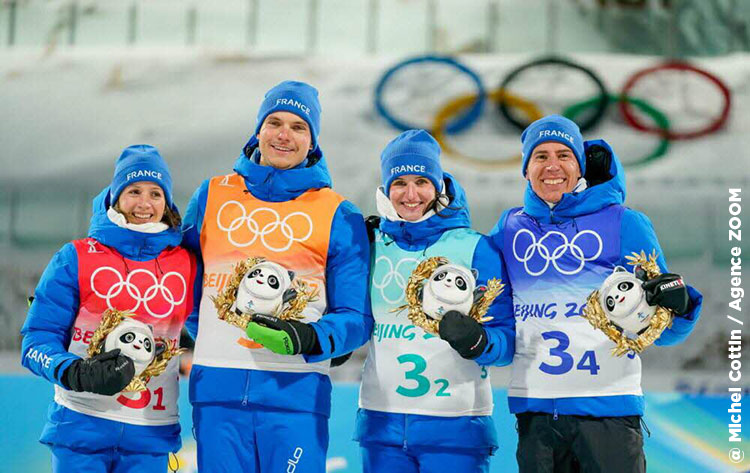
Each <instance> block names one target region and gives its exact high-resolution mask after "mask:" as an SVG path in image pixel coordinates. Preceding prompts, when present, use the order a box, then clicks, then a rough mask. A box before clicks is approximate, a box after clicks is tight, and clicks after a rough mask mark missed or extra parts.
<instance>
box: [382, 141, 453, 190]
mask: <svg viewBox="0 0 750 473" xmlns="http://www.w3.org/2000/svg"><path fill="white" fill-rule="evenodd" d="M380 171H381V176H382V179H383V187H384V188H385V194H386V195H388V191H389V190H390V187H391V183H392V182H393V181H394V180H395V179H396V178H397V177H400V176H404V175H406V174H416V175H419V176H424V177H426V178H427V179H429V180H430V181H431V182H432V184H433V185H434V186H435V191H436V192H438V193H440V192H441V191H442V189H443V169H442V168H441V167H440V145H439V144H438V142H437V141H435V138H433V137H432V135H430V134H429V133H427V132H426V131H424V130H407V131H405V132H403V133H401V134H400V135H398V136H397V137H396V138H394V139H393V141H391V142H390V143H388V144H387V145H386V147H385V149H384V150H383V153H382V154H381V155H380Z"/></svg>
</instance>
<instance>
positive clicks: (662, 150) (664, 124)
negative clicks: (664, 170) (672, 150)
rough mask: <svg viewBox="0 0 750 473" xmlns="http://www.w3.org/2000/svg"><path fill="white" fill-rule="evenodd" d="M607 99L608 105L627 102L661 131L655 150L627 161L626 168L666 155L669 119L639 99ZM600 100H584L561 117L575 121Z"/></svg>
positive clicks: (620, 97)
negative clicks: (651, 120) (650, 119)
mask: <svg viewBox="0 0 750 473" xmlns="http://www.w3.org/2000/svg"><path fill="white" fill-rule="evenodd" d="M608 98H609V101H610V103H615V102H620V101H627V102H628V103H631V104H633V105H635V106H636V108H638V109H640V110H641V111H642V112H643V113H645V114H646V115H648V116H649V117H651V118H652V119H653V120H654V123H656V126H657V127H658V129H659V130H660V131H661V133H660V134H659V136H660V137H661V139H660V140H659V143H658V144H657V145H656V148H655V149H654V150H653V151H651V153H649V154H647V155H646V156H643V157H641V158H638V159H637V160H634V161H629V162H628V163H627V167H634V166H642V165H644V164H646V163H649V162H651V161H654V160H656V159H658V158H660V157H662V156H664V155H665V154H666V153H667V149H669V138H668V136H669V119H668V118H667V116H666V115H665V114H664V113H663V112H661V111H659V110H657V109H656V108H654V107H653V106H652V105H650V104H648V103H647V102H645V101H643V100H641V99H637V98H630V97H625V96H622V95H609V96H608ZM600 100H601V99H600V98H599V97H594V98H593V99H588V100H584V101H583V102H579V103H576V104H573V105H570V106H568V107H567V108H566V109H565V110H563V112H562V115H563V116H564V117H567V118H569V119H571V120H573V121H575V117H576V116H577V115H578V114H579V113H581V112H582V111H583V110H586V109H587V108H590V107H593V106H595V105H597V104H599V102H600ZM623 166H626V163H623Z"/></svg>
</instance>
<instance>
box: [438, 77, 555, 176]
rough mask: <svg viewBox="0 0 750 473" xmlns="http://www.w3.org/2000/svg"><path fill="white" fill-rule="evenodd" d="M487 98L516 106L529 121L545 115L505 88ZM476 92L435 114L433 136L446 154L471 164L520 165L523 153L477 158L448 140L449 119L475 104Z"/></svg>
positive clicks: (453, 102) (481, 167) (446, 105)
mask: <svg viewBox="0 0 750 473" xmlns="http://www.w3.org/2000/svg"><path fill="white" fill-rule="evenodd" d="M487 98H488V99H490V100H492V101H493V102H498V103H501V102H505V103H507V104H508V105H510V106H511V107H515V108H517V109H519V110H520V111H521V112H523V113H524V114H525V115H526V117H527V118H528V119H529V123H531V122H533V121H535V120H538V119H540V118H542V117H543V116H544V114H543V113H542V111H541V110H539V107H537V106H536V105H534V104H533V103H531V102H529V101H528V100H525V99H522V98H521V97H518V96H516V95H513V94H511V93H508V92H505V91H504V90H503V89H496V90H493V91H491V92H490V93H488V94H487ZM476 99H477V95H476V94H468V95H462V96H460V97H456V98H455V99H453V100H451V101H449V102H448V103H446V104H445V105H444V106H443V107H442V108H441V109H440V110H438V112H437V114H436V115H435V121H434V122H433V125H432V136H434V137H435V139H436V140H437V142H438V143H440V147H441V148H442V149H443V151H444V152H445V153H446V155H448V156H451V157H453V158H455V159H456V160H458V161H460V162H463V163H466V164H471V165H473V166H476V167H479V168H480V169H503V168H508V167H511V166H520V164H521V155H520V154H518V155H515V156H513V157H511V158H510V159H503V160H497V159H496V158H488V159H484V158H477V157H474V156H469V155H466V154H463V153H461V152H459V151H458V150H456V149H455V148H453V147H452V146H451V145H450V143H448V141H447V140H446V136H445V126H446V123H448V121H449V120H450V119H451V118H452V117H454V116H456V115H458V114H460V113H461V112H463V111H464V110H466V109H467V108H469V107H471V106H472V105H474V103H475V102H476Z"/></svg>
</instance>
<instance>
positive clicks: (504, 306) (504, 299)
mask: <svg viewBox="0 0 750 473" xmlns="http://www.w3.org/2000/svg"><path fill="white" fill-rule="evenodd" d="M471 264H472V268H474V269H476V270H477V271H479V277H478V278H477V284H485V285H486V284H487V281H488V280H489V279H492V278H497V279H500V280H501V281H502V283H503V284H505V287H504V288H503V292H501V293H500V295H499V296H497V298H496V299H495V301H494V302H493V303H492V305H491V306H490V308H489V310H488V311H487V314H486V316H487V317H492V320H490V321H488V322H485V323H484V324H483V327H484V331H485V333H486V334H487V347H486V348H485V349H484V353H482V354H481V355H480V356H479V357H478V358H476V359H475V360H474V361H476V362H477V363H478V364H480V365H495V366H505V365H508V364H510V362H511V361H513V354H514V353H515V349H516V319H515V317H514V316H513V294H512V291H511V287H510V284H508V271H507V270H506V268H505V261H503V257H502V255H501V254H500V250H498V249H497V247H496V246H495V244H494V243H493V241H492V239H490V238H489V237H486V236H482V238H481V239H480V240H479V242H478V243H477V246H476V248H475V249H474V258H473V260H472V263H471Z"/></svg>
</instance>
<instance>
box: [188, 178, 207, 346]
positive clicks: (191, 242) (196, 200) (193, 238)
mask: <svg viewBox="0 0 750 473" xmlns="http://www.w3.org/2000/svg"><path fill="white" fill-rule="evenodd" d="M207 200H208V179H206V180H205V181H203V183H201V185H200V186H199V187H198V189H196V190H195V193H193V197H191V198H190V202H189V203H188V207H187V210H186V211H185V218H184V219H183V220H182V245H183V246H184V247H185V248H187V249H188V250H190V251H192V252H193V254H195V256H196V260H197V264H196V266H197V271H196V275H195V284H194V286H193V310H192V312H191V313H190V315H189V316H188V318H187V320H186V321H185V328H186V329H187V331H188V333H189V334H190V336H191V337H193V340H195V337H196V336H198V309H199V308H200V304H201V297H202V295H203V255H202V254H201V228H202V227H203V216H204V215H205V213H206V201H207Z"/></svg>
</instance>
